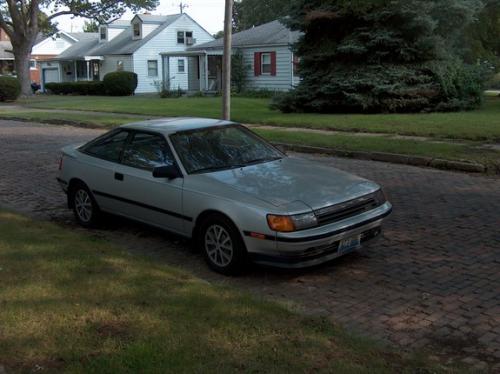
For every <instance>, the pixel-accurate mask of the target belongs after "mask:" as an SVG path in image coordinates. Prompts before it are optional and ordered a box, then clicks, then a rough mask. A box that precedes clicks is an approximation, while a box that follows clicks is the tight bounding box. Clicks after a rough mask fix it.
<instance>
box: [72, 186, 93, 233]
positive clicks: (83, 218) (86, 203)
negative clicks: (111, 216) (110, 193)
mask: <svg viewBox="0 0 500 374" xmlns="http://www.w3.org/2000/svg"><path fill="white" fill-rule="evenodd" d="M70 199H71V205H72V207H73V213H74V214H75V218H76V220H77V221H78V223H79V224H80V225H82V226H84V227H94V226H96V225H97V223H98V221H99V215H100V211H99V206H98V205H97V203H96V201H95V199H94V197H93V196H92V193H91V192H90V190H89V189H88V188H87V186H85V185H84V184H83V183H79V184H78V185H76V186H75V187H74V188H72V189H71V191H70Z"/></svg>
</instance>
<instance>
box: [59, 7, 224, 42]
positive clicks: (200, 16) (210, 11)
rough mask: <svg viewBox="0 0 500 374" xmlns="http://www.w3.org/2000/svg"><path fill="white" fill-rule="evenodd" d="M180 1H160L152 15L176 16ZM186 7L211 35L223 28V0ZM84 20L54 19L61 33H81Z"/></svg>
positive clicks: (127, 14)
mask: <svg viewBox="0 0 500 374" xmlns="http://www.w3.org/2000/svg"><path fill="white" fill-rule="evenodd" d="M180 3H181V1H180V0H160V5H159V6H158V8H156V10H155V11H152V12H151V13H152V14H163V15H166V14H176V13H179V4H180ZM182 3H183V4H186V5H187V7H186V8H184V12H185V13H188V14H189V15H190V16H191V17H192V18H193V19H194V20H195V21H196V22H198V23H199V24H200V25H201V26H202V27H204V28H205V29H206V30H207V31H209V32H210V33H212V34H215V33H216V32H217V31H220V30H222V29H223V28H224V0H184V1H183V2H182ZM132 16H133V15H132V13H126V14H125V15H124V16H123V17H122V18H123V19H131V18H132ZM84 21H85V19H82V18H72V17H71V16H61V17H58V18H57V19H56V22H57V23H58V26H59V29H60V30H63V31H69V32H71V31H73V32H78V31H82V27H83V23H84Z"/></svg>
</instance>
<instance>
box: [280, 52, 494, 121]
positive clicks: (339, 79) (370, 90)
mask: <svg viewBox="0 0 500 374" xmlns="http://www.w3.org/2000/svg"><path fill="white" fill-rule="evenodd" d="M318 74H323V75H324V74H325V73H324V72H318ZM483 79H484V77H483V74H482V72H481V69H480V68H479V67H477V66H470V65H465V64H463V63H462V62H461V61H459V60H441V61H433V62H429V63H426V64H421V65H416V64H406V65H401V64H385V65H379V66H373V65H369V66H362V65H348V64H343V65H337V66H335V67H332V69H331V70H330V72H329V73H328V74H327V77H321V81H322V82H323V83H322V85H321V87H319V88H318V86H316V85H315V84H316V82H317V81H319V79H314V80H308V81H306V80H304V81H302V82H301V84H300V85H299V87H298V88H297V89H295V90H293V91H290V92H289V93H287V94H284V95H281V96H277V97H275V98H274V100H273V102H272V104H271V108H273V109H279V110H281V111H282V112H287V113H289V112H318V113H415V112H432V111H455V110H469V109H474V108H477V107H478V106H479V105H480V104H481V100H482V90H483ZM311 82H313V84H314V85H315V86H314V87H312V85H313V84H311Z"/></svg>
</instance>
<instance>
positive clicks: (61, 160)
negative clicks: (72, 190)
mask: <svg viewBox="0 0 500 374" xmlns="http://www.w3.org/2000/svg"><path fill="white" fill-rule="evenodd" d="M63 157H64V156H61V158H60V159H59V171H61V170H62V167H63Z"/></svg>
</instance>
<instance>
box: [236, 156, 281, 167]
mask: <svg viewBox="0 0 500 374" xmlns="http://www.w3.org/2000/svg"><path fill="white" fill-rule="evenodd" d="M276 160H281V157H270V158H269V157H262V158H256V159H254V160H250V161H247V162H246V163H245V164H243V165H244V166H246V165H252V164H258V163H259V162H271V161H276Z"/></svg>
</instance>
